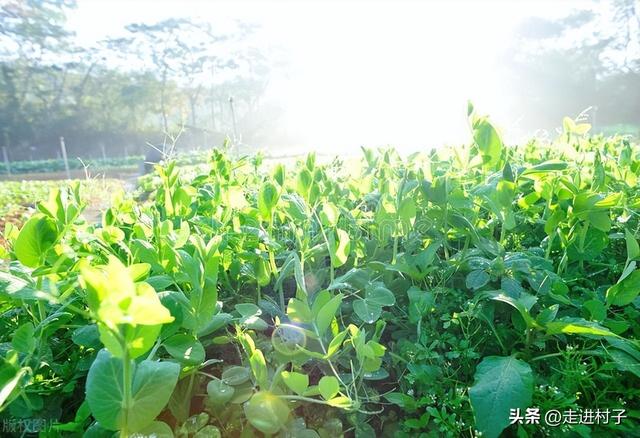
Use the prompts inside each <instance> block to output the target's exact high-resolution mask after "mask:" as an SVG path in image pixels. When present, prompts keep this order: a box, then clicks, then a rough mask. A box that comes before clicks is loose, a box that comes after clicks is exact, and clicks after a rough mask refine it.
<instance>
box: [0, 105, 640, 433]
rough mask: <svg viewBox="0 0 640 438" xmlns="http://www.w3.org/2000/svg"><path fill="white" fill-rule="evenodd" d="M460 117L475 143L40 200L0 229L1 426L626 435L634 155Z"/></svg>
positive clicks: (637, 314)
mask: <svg viewBox="0 0 640 438" xmlns="http://www.w3.org/2000/svg"><path fill="white" fill-rule="evenodd" d="M470 113H471V114H470V116H471V118H472V119H474V120H472V126H471V128H472V130H473V132H472V135H473V137H474V140H473V143H472V144H470V145H468V146H464V147H460V148H457V149H452V150H441V151H434V152H433V153H431V154H414V155H413V156H411V157H408V158H406V159H405V158H403V157H401V156H400V155H399V154H398V153H397V152H395V151H393V150H386V149H383V150H379V151H373V150H367V149H365V151H364V152H365V157H364V160H361V161H358V160H349V161H347V162H343V161H341V160H339V159H336V160H334V161H332V162H321V160H319V159H317V158H316V157H315V156H314V155H313V154H311V155H309V156H308V157H306V159H303V160H299V161H298V162H297V163H296V164H295V166H291V167H288V166H287V167H286V168H285V167H284V166H282V165H278V164H276V165H274V166H273V168H272V167H270V166H268V165H267V164H266V163H262V162H261V159H260V157H257V158H254V159H251V158H249V157H240V158H238V159H235V160H232V159H231V158H229V157H228V156H227V155H226V154H225V153H223V152H221V151H218V150H216V151H213V152H212V153H211V154H210V156H209V158H208V162H207V164H206V166H203V167H202V168H197V169H190V170H189V171H188V172H187V171H184V169H181V168H179V167H178V166H177V165H176V162H175V161H169V162H167V163H165V164H164V165H161V166H157V168H156V171H155V173H154V174H153V175H151V176H148V177H145V178H144V179H143V183H144V189H145V190H147V191H148V192H147V193H145V196H144V200H143V199H135V198H133V196H132V195H130V194H124V193H115V194H114V196H113V197H112V201H111V203H110V205H109V206H108V207H107V208H106V209H105V210H104V211H103V212H102V215H101V216H100V218H99V219H97V220H94V221H88V220H86V219H85V217H84V216H83V211H84V209H85V207H86V204H87V202H86V200H85V198H84V197H83V196H82V193H81V192H82V189H85V188H86V187H85V186H80V185H75V186H72V187H65V186H62V187H61V188H60V189H59V190H58V189H56V190H52V191H51V195H50V196H49V197H46V196H40V195H39V197H40V198H41V199H40V202H38V204H37V207H36V208H37V212H36V213H34V214H32V215H31V217H30V218H29V219H28V220H27V221H26V223H25V224H24V225H23V226H21V227H19V228H18V227H15V226H8V227H7V230H6V232H5V234H4V238H5V240H6V254H5V259H6V262H7V263H6V269H4V270H3V271H2V272H0V309H1V311H2V315H3V316H2V318H1V319H0V324H1V328H2V330H1V331H0V345H1V346H2V348H1V349H0V410H1V412H0V418H1V419H4V418H17V417H19V418H40V417H43V418H44V417H46V418H51V419H52V421H53V424H54V426H53V430H55V431H56V432H55V433H59V434H62V433H63V431H70V432H73V433H80V432H82V431H84V430H87V435H88V436H91V435H100V436H109V435H113V433H119V434H120V435H121V436H128V435H134V434H153V433H155V434H157V435H159V436H171V434H173V435H174V436H178V437H185V438H186V437H191V436H260V434H264V435H278V436H309V437H311V436H320V437H333V436H343V435H349V434H352V433H353V434H356V435H357V436H360V435H365V434H368V435H370V436H373V435H374V434H377V435H385V436H391V435H395V436H399V437H404V436H453V437H457V436H473V435H474V434H476V431H479V432H482V433H483V436H494V437H496V436H499V435H500V434H503V435H507V436H509V435H510V434H520V435H521V436H524V434H527V436H535V435H536V434H540V433H543V434H546V433H548V434H551V433H553V432H558V433H563V434H567V435H569V434H572V433H573V434H575V433H592V434H593V436H596V435H616V434H617V435H620V436H631V434H632V433H633V431H635V430H637V424H638V423H637V420H638V418H637V412H636V411H634V410H633V409H632V408H631V406H635V405H637V404H638V400H640V386H639V384H640V380H639V375H640V372H639V370H638V366H639V364H640V348H639V347H640V346H639V345H638V337H639V336H640V326H639V325H638V321H640V301H639V298H638V291H639V290H640V288H639V287H638V284H637V283H638V274H637V273H638V270H637V261H638V258H639V257H640V254H639V251H638V236H639V230H640V221H639V220H638V215H637V211H638V210H639V209H640V192H639V191H638V178H639V177H640V148H638V146H637V145H635V144H631V143H628V142H627V141H626V140H624V139H621V138H618V137H614V138H610V139H602V138H599V137H597V138H591V137H588V136H587V134H586V133H583V134H579V135H576V132H575V131H576V130H578V129H579V128H578V126H579V125H578V126H576V127H573V126H569V125H568V126H569V128H570V129H571V130H572V132H573V133H572V134H571V135H566V133H563V134H562V135H561V136H560V138H559V139H557V140H556V141H555V142H554V143H551V144H544V143H540V142H537V141H536V142H531V143H529V144H526V145H522V146H518V147H513V148H512V147H507V146H505V145H504V144H502V142H501V141H499V136H497V131H496V130H495V128H494V127H493V126H492V125H490V124H489V122H488V119H486V118H484V117H481V118H477V117H476V116H475V115H474V114H475V112H474V110H473V109H472V110H471V112H470ZM580 129H582V128H580ZM621 151H626V152H624V154H621ZM596 152H597V153H596ZM622 155H624V157H622ZM621 157H622V158H624V159H621ZM554 388H555V389H554ZM83 397H84V399H83ZM622 401H626V403H627V405H625V406H627V407H628V408H629V411H628V418H627V419H625V420H624V421H623V422H622V423H621V424H619V425H616V424H613V423H610V424H608V425H605V424H599V425H598V424H594V425H592V426H591V427H590V428H589V430H588V431H586V432H585V429H584V428H583V427H578V425H573V424H565V425H562V426H560V427H559V428H558V429H557V430H551V431H550V430H548V429H543V428H541V427H540V428H539V429H537V428H536V427H537V425H531V424H521V425H510V424H509V423H510V421H509V411H510V409H515V408H526V407H536V406H539V407H540V408H541V409H573V410H578V409H598V408H601V409H607V408H608V409H616V408H621V407H622V406H621V403H622ZM243 434H244V435H243ZM54 436H56V435H54Z"/></svg>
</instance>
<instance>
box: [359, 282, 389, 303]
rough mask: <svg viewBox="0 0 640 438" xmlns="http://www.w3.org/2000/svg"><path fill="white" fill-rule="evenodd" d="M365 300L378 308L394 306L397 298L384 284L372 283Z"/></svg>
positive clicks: (366, 292) (366, 291)
mask: <svg viewBox="0 0 640 438" xmlns="http://www.w3.org/2000/svg"><path fill="white" fill-rule="evenodd" d="M365 299H366V300H367V301H368V302H370V303H373V304H377V305H378V306H393V305H394V304H395V303H396V297H395V295H393V292H391V291H390V290H389V289H387V288H386V287H385V286H384V285H383V284H382V283H380V282H376V283H372V284H371V285H370V286H369V287H367V289H366V290H365Z"/></svg>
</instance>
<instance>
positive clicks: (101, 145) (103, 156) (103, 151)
mask: <svg viewBox="0 0 640 438" xmlns="http://www.w3.org/2000/svg"><path fill="white" fill-rule="evenodd" d="M100 150H101V151H102V159H103V160H105V161H106V160H107V151H106V150H105V149H104V143H102V142H100Z"/></svg>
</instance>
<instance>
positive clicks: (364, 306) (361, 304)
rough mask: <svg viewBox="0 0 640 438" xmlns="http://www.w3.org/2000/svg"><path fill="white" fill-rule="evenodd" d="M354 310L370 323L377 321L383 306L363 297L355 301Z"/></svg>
mask: <svg viewBox="0 0 640 438" xmlns="http://www.w3.org/2000/svg"><path fill="white" fill-rule="evenodd" d="M353 311H354V312H356V315H358V317H359V318H360V319H361V320H363V321H364V322H366V323H369V324H372V323H374V322H376V321H377V320H378V318H380V315H382V307H380V306H379V305H378V304H375V303H372V302H370V301H367V300H362V299H360V300H355V301H354V302H353Z"/></svg>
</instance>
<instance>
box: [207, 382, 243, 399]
mask: <svg viewBox="0 0 640 438" xmlns="http://www.w3.org/2000/svg"><path fill="white" fill-rule="evenodd" d="M235 392H236V390H235V388H234V387H233V386H231V385H227V384H226V383H224V382H223V381H222V380H217V379H214V380H211V381H210V382H209V383H207V394H208V395H209V400H211V402H212V403H213V404H215V405H223V404H225V403H227V402H229V401H231V399H232V398H233V396H234V394H235Z"/></svg>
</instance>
